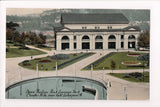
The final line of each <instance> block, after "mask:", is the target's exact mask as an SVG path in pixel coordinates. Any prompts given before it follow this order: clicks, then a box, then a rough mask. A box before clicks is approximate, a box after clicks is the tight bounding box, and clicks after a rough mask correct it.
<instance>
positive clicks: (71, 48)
mask: <svg viewBox="0 0 160 107" xmlns="http://www.w3.org/2000/svg"><path fill="white" fill-rule="evenodd" d="M73 43H74V42H73V35H70V36H69V49H70V50H73Z"/></svg>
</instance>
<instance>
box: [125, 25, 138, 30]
mask: <svg viewBox="0 0 160 107" xmlns="http://www.w3.org/2000/svg"><path fill="white" fill-rule="evenodd" d="M131 29H134V30H137V31H140V30H141V29H140V27H139V26H128V27H126V28H124V30H131Z"/></svg>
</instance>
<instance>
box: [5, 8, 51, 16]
mask: <svg viewBox="0 0 160 107" xmlns="http://www.w3.org/2000/svg"><path fill="white" fill-rule="evenodd" d="M46 10H51V9H49V8H7V10H6V14H7V15H26V14H40V13H42V12H43V11H46Z"/></svg>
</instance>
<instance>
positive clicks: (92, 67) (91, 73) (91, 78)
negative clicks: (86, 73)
mask: <svg viewBox="0 0 160 107" xmlns="http://www.w3.org/2000/svg"><path fill="white" fill-rule="evenodd" d="M92 71H93V65H91V72H90V73H91V79H92Z"/></svg>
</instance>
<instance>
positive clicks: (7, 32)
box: [6, 29, 13, 41]
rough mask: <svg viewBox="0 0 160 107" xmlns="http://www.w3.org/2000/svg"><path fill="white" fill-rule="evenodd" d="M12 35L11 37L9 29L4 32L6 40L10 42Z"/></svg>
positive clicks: (11, 33)
mask: <svg viewBox="0 0 160 107" xmlns="http://www.w3.org/2000/svg"><path fill="white" fill-rule="evenodd" d="M12 35H13V32H12V30H11V29H7V30H6V39H7V40H10V41H11V40H12Z"/></svg>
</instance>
